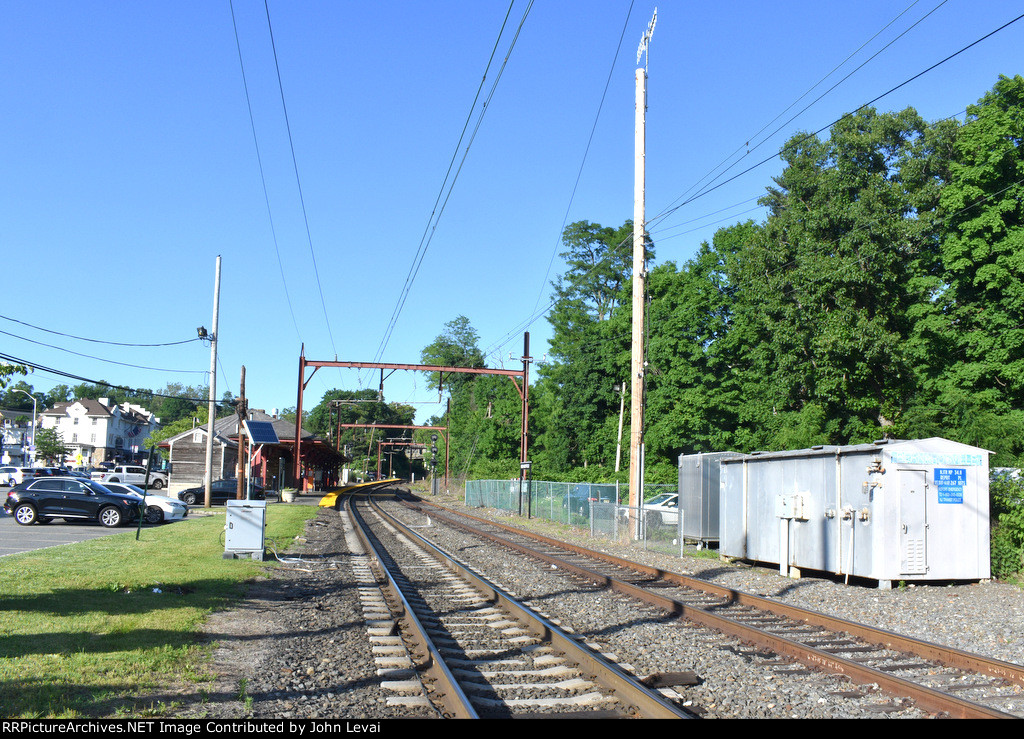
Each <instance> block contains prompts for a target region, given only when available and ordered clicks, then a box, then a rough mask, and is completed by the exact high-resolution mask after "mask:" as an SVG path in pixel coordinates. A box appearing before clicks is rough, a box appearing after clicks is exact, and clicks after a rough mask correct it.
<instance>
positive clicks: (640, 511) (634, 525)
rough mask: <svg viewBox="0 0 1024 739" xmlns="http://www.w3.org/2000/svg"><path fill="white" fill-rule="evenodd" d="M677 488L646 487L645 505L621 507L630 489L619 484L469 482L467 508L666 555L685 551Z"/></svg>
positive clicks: (467, 483) (668, 486)
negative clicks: (562, 526)
mask: <svg viewBox="0 0 1024 739" xmlns="http://www.w3.org/2000/svg"><path fill="white" fill-rule="evenodd" d="M675 492H676V486H675V485H645V486H644V500H645V501H646V502H645V503H644V505H643V506H632V507H631V506H629V505H627V504H623V503H620V501H621V500H623V499H628V488H627V486H625V485H619V484H617V483H591V482H549V481H545V480H529V481H524V482H523V483H522V489H520V481H519V480H518V479H516V480H467V481H466V505H467V506H473V507H477V508H496V509H498V510H504V511H510V512H512V513H516V514H517V515H521V516H525V517H529V518H544V519H547V520H549V521H555V522H557V523H563V524H567V525H569V526H573V527H574V528H577V529H580V530H581V531H584V532H588V533H589V535H590V536H592V537H594V538H601V539H609V540H612V541H617V542H620V543H629V544H632V545H638V546H642V547H644V548H645V549H649V550H656V551H660V552H663V553H666V554H674V555H677V556H681V555H682V552H683V530H684V528H683V512H682V511H681V510H680V509H679V508H678V506H676V505H675V504H674V499H673V504H672V505H671V506H666V505H662V504H661V502H660V501H662V500H665V499H669V498H671V494H674V493H675Z"/></svg>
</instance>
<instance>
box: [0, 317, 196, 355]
mask: <svg viewBox="0 0 1024 739" xmlns="http://www.w3.org/2000/svg"><path fill="white" fill-rule="evenodd" d="M0 318H3V319H4V320H5V321H10V322H11V323H18V324H21V325H22V326H27V327H28V328H34V329H35V330H36V331H45V332H46V333H48V334H54V335H55V336H63V337H65V338H68V339H77V340H78V341H89V342H92V343H93V344H108V345H110V346H132V347H143V348H154V347H162V346H178V345H180V344H190V343H192V342H193V341H202V339H200V338H199V337H198V336H197V337H193V338H191V339H184V340H182V341H166V342H163V343H159V344H138V343H129V342H123V341H104V340H102V339H88V338H86V337H84V336H75V335H74V334H66V333H63V332H61V331H54V330H53V329H48V328H43V327H42V326H34V325H32V324H31V323H27V322H26V321H19V320H18V319H17V318H11V317H10V316H0ZM9 335H10V336H13V334H9ZM17 338H21V337H17ZM26 340H27V339H26Z"/></svg>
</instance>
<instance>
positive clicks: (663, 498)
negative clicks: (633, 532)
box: [619, 493, 679, 526]
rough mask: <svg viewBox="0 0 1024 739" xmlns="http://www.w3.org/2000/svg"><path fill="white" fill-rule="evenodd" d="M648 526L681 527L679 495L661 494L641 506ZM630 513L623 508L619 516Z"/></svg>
mask: <svg viewBox="0 0 1024 739" xmlns="http://www.w3.org/2000/svg"><path fill="white" fill-rule="evenodd" d="M641 510H643V515H644V521H645V522H646V525H647V526H678V525H679V493H661V494H659V495H655V496H654V497H653V498H651V499H650V500H649V501H647V502H646V503H644V504H643V505H642V506H641ZM628 513H629V511H628V509H626V508H623V509H622V510H621V511H620V512H619V515H621V516H623V517H625V516H627V515H628Z"/></svg>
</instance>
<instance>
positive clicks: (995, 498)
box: [989, 476, 1024, 578]
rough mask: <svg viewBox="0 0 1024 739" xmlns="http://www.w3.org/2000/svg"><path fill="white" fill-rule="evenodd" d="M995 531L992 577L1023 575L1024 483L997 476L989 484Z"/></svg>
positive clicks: (1023, 481) (1016, 479)
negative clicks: (1021, 573)
mask: <svg viewBox="0 0 1024 739" xmlns="http://www.w3.org/2000/svg"><path fill="white" fill-rule="evenodd" d="M989 495H990V497H991V501H992V503H991V509H990V515H991V517H992V519H993V521H994V522H995V525H994V526H993V528H992V574H993V575H995V576H996V577H1003V578H1005V577H1008V576H1010V575H1014V574H1017V573H1019V572H1024V480H1021V479H1020V478H1010V477H1006V476H995V477H993V479H992V481H991V482H990V483H989Z"/></svg>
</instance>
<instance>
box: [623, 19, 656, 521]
mask: <svg viewBox="0 0 1024 739" xmlns="http://www.w3.org/2000/svg"><path fill="white" fill-rule="evenodd" d="M657 20H658V10H657V8H655V10H654V16H653V17H652V18H651V22H650V24H648V26H647V32H646V33H645V34H644V35H643V38H642V39H641V40H640V46H639V48H638V49H637V52H636V61H637V64H639V63H640V58H641V57H642V56H643V54H644V53H645V52H647V49H648V46H649V44H650V41H651V34H653V33H654V24H655V22H656V21H657ZM646 113H647V68H646V66H644V67H639V68H638V69H637V70H636V131H635V136H634V146H633V162H634V182H633V339H632V361H631V362H630V370H631V375H632V376H631V378H630V383H629V384H630V406H629V412H630V423H629V505H630V508H631V509H633V510H637V509H639V506H640V505H641V504H642V503H643V485H644V449H643V446H644V386H645V382H644V369H645V368H644V302H645V287H644V285H645V282H646V277H647V275H646V272H647V258H646V257H647V253H646V249H645V241H646V239H645V238H644V236H645V223H644V218H645V214H644V198H645V193H644V188H645V182H646V171H645V168H644V162H645V158H646V155H647V141H646V130H647V120H646Z"/></svg>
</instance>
